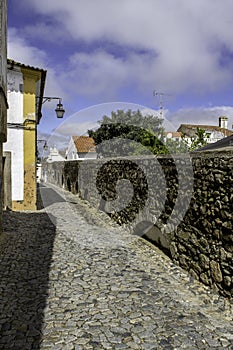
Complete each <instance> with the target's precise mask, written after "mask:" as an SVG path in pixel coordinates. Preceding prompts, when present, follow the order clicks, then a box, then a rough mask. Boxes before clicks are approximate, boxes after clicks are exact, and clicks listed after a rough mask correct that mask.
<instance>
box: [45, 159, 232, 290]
mask: <svg viewBox="0 0 233 350" xmlns="http://www.w3.org/2000/svg"><path fill="white" fill-rule="evenodd" d="M232 166H233V154H232V152H215V153H213V152H207V153H196V154H192V157H190V156H189V155H175V156H174V157H171V156H164V157H157V158H156V157H144V158H143V159H142V158H134V157H132V158H125V159H124V158H116V159H99V160H91V161H85V162H80V161H70V162H69V161H67V162H57V163H51V164H49V165H47V169H45V172H46V177H47V180H48V181H49V182H50V183H54V184H57V185H59V186H61V187H63V188H65V189H66V190H69V191H71V192H72V193H73V194H78V195H79V196H80V197H81V198H83V199H86V200H88V201H89V202H90V203H91V205H93V206H94V207H95V208H97V209H100V210H103V211H105V212H107V213H108V215H109V216H110V217H111V218H112V220H113V221H115V222H117V223H118V224H120V225H122V226H123V227H124V229H125V230H128V231H130V232H135V231H138V227H139V226H140V224H141V223H147V224H148V223H150V224H151V225H148V229H147V232H146V235H147V236H148V237H149V238H150V239H151V240H153V241H154V242H156V244H158V245H159V247H160V248H161V249H164V251H165V252H166V253H167V254H168V255H169V256H170V257H171V258H172V259H173V261H174V262H175V263H176V264H178V265H180V266H181V267H183V268H185V269H186V270H187V271H189V272H190V274H191V275H192V276H194V277H195V278H197V279H199V280H200V281H201V282H203V283H205V284H207V285H209V286H211V287H212V288H214V289H217V290H218V291H219V292H220V293H222V294H223V295H226V296H232V294H233V277H232V275H233V264H232V261H233V235H232V223H233V221H232V207H233V206H232V202H233V194H232V180H233V173H232ZM119 183H120V185H121V186H119ZM112 203H113V204H114V205H115V207H114V205H112ZM143 234H144V233H143V232H142V233H141V235H143Z"/></svg>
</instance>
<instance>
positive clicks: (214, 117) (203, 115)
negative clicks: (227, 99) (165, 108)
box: [167, 106, 233, 129]
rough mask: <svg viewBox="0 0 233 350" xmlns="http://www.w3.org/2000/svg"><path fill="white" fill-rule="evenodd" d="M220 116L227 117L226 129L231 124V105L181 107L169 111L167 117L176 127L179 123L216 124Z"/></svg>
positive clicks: (232, 117)
mask: <svg viewBox="0 0 233 350" xmlns="http://www.w3.org/2000/svg"><path fill="white" fill-rule="evenodd" d="M220 116H226V117H228V129H231V127H232V125H233V107H228V106H216V107H209V108H201V107H200V108H186V109H185V108H183V109H179V110H177V111H176V112H175V113H169V114H168V115H167V117H168V119H169V120H170V121H171V123H172V124H173V125H174V126H175V128H176V129H177V128H178V127H179V125H180V124H200V125H216V126H218V118H219V117H220Z"/></svg>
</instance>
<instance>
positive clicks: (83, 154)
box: [66, 136, 97, 160]
mask: <svg viewBox="0 0 233 350" xmlns="http://www.w3.org/2000/svg"><path fill="white" fill-rule="evenodd" d="M96 158H97V153H96V148H95V142H94V140H93V138H92V137H89V136H72V137H71V139H70V142H69V145H68V149H67V154H66V159H67V160H75V159H96Z"/></svg>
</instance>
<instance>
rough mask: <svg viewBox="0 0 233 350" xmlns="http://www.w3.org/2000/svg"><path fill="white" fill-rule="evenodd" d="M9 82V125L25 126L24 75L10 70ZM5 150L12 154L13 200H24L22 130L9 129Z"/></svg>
mask: <svg viewBox="0 0 233 350" xmlns="http://www.w3.org/2000/svg"><path fill="white" fill-rule="evenodd" d="M7 82H8V84H7V90H8V91H7V98H8V104H9V109H8V112H7V123H19V124H23V93H22V92H21V91H20V90H22V84H23V76H22V73H21V72H16V71H10V70H8V73H7ZM3 149H4V151H10V152H11V176H12V177H11V184H12V200H23V193H24V149H23V129H22V128H16V127H13V126H12V127H8V128H7V142H6V143H5V144H4V147H3Z"/></svg>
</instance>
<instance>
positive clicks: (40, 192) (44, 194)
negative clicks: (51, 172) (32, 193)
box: [37, 184, 65, 210]
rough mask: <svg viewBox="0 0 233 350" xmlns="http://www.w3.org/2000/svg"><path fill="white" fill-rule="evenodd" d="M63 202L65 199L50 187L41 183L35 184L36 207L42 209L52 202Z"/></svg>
mask: <svg viewBox="0 0 233 350" xmlns="http://www.w3.org/2000/svg"><path fill="white" fill-rule="evenodd" d="M60 202H65V199H64V198H63V197H61V196H60V195H59V194H58V193H57V192H56V191H54V190H53V189H52V188H49V187H47V186H45V185H43V184H38V186H37V209H38V210H40V209H43V208H46V207H49V206H50V205H52V204H54V203H60Z"/></svg>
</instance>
